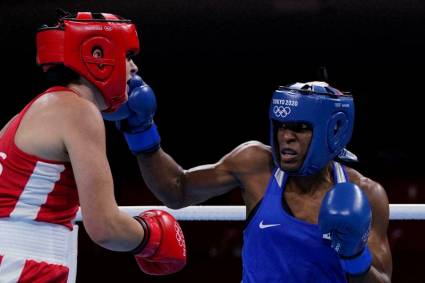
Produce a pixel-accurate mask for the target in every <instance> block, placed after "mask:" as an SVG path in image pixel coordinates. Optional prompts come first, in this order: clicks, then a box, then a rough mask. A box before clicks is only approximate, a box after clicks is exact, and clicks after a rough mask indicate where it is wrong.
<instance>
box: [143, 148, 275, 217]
mask: <svg viewBox="0 0 425 283" xmlns="http://www.w3.org/2000/svg"><path fill="white" fill-rule="evenodd" d="M270 161H271V154H270V150H269V148H268V147H267V146H265V145H263V144H262V143H259V142H254V141H253V142H246V143H244V144H241V145H240V146H238V147H236V148H235V149H234V150H232V151H231V152H230V153H228V154H227V155H225V156H224V157H223V158H221V159H220V160H219V161H218V162H217V163H215V164H207V165H201V166H197V167H194V168H191V169H189V170H184V169H183V168H182V167H181V166H180V165H179V164H177V163H176V161H174V159H173V158H172V157H171V156H170V155H168V154H167V153H165V152H164V151H163V150H162V149H160V150H158V151H156V152H154V153H150V154H141V155H139V156H138V162H139V167H140V169H141V173H142V175H143V179H144V180H145V182H146V184H147V185H148V187H149V189H150V190H151V191H152V192H153V193H154V194H155V196H156V197H157V198H158V199H159V200H161V201H162V202H163V203H164V204H165V205H167V206H169V207H171V208H175V209H177V208H181V207H185V206H188V205H193V204H197V203H201V202H203V201H206V200H208V199H210V198H212V197H215V196H218V195H222V194H224V193H226V192H229V191H230V190H232V189H233V188H235V187H241V188H243V189H245V191H246V190H247V189H248V190H249V189H250V188H251V187H254V186H255V185H253V186H251V183H253V182H255V180H254V179H256V178H257V177H258V175H261V174H270ZM267 177H268V175H267ZM267 177H266V178H267ZM261 179H265V178H261ZM262 185H264V184H262ZM255 187H256V186H255ZM245 193H246V192H245Z"/></svg>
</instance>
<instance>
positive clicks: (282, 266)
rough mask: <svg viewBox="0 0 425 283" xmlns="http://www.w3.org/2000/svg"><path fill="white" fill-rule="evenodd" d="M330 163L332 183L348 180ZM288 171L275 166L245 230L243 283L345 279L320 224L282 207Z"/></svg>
mask: <svg viewBox="0 0 425 283" xmlns="http://www.w3.org/2000/svg"><path fill="white" fill-rule="evenodd" d="M346 174H347V173H346V171H345V168H344V167H343V166H341V165H340V164H339V163H337V162H333V177H334V182H335V183H336V182H337V183H341V182H346V181H347V180H348V178H347V175H346ZM286 180H287V174H285V173H284V172H283V171H282V170H280V169H278V168H276V169H275V170H274V171H273V174H272V176H271V177H270V181H269V184H268V186H267V189H266V193H265V195H264V197H263V199H262V201H261V203H260V205H259V207H258V209H257V211H256V212H255V214H254V216H253V217H252V219H251V220H250V222H249V223H248V226H247V227H246V229H245V230H244V246H243V251H242V262H243V283H263V282H264V283H266V282H267V283H271V282H279V283H283V282H289V283H306V282H312V283H313V282H314V283H324V282H332V283H335V282H347V280H346V277H345V273H344V271H343V270H342V268H341V266H340V263H339V258H338V255H337V254H336V252H335V251H334V250H333V249H332V248H331V247H330V241H329V240H327V239H323V235H322V233H320V231H319V226H318V225H315V224H311V223H308V222H305V221H302V220H299V219H297V218H295V217H293V216H291V215H289V214H288V213H287V212H286V211H285V210H284V209H283V207H282V197H283V191H284V190H285V186H286Z"/></svg>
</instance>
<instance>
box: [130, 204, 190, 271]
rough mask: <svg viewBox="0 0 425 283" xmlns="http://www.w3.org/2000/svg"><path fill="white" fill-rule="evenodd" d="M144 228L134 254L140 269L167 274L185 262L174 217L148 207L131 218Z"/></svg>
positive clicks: (183, 248)
mask: <svg viewBox="0 0 425 283" xmlns="http://www.w3.org/2000/svg"><path fill="white" fill-rule="evenodd" d="M134 218H135V219H136V220H137V221H139V223H140V224H141V225H142V227H143V230H144V231H145V237H144V239H143V242H142V243H141V244H140V246H139V247H138V248H136V249H135V250H134V251H133V253H134V255H135V258H136V261H137V264H138V265H139V267H140V269H142V270H143V272H145V273H147V274H151V275H167V274H171V273H175V272H177V271H180V270H181V269H182V268H183V267H184V266H185V265H186V244H185V241H184V236H183V232H182V229H181V228H180V225H179V223H178V222H177V220H176V219H175V218H174V217H173V216H172V215H171V214H169V213H168V212H166V211H162V210H148V211H145V212H143V213H141V214H140V215H139V216H136V217H134Z"/></svg>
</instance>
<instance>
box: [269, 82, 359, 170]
mask: <svg viewBox="0 0 425 283" xmlns="http://www.w3.org/2000/svg"><path fill="white" fill-rule="evenodd" d="M269 118H270V141H271V146H272V151H273V159H274V162H275V163H276V165H277V166H279V167H281V164H280V153H279V145H278V143H277V135H276V133H277V128H278V127H279V124H281V123H290V122H302V123H306V124H308V125H310V126H311V127H312V130H313V135H312V139H311V142H310V147H309V150H308V152H307V155H306V157H305V159H304V163H303V164H302V165H301V166H300V168H299V169H298V170H297V171H291V172H288V173H289V174H293V175H312V174H315V173H317V172H318V171H320V170H321V169H322V168H324V167H325V166H326V164H327V163H328V162H329V161H330V160H332V159H334V158H335V156H337V155H338V154H339V153H340V152H341V151H342V150H343V149H344V147H345V146H346V145H347V143H348V142H349V140H350V138H351V134H352V132H353V126H354V102H353V98H352V96H351V95H350V94H346V93H342V92H340V91H339V90H337V89H335V88H333V87H330V86H329V85H328V84H327V83H325V82H309V83H295V84H292V85H289V86H284V87H279V89H277V90H276V91H275V92H274V93H273V97H272V101H271V104H270V109H269ZM276 122H277V123H276Z"/></svg>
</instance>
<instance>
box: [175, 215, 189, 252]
mask: <svg viewBox="0 0 425 283" xmlns="http://www.w3.org/2000/svg"><path fill="white" fill-rule="evenodd" d="M174 230H175V231H176V240H177V242H178V243H179V246H180V247H182V248H183V255H184V256H186V244H185V242H184V235H183V231H182V229H181V228H180V225H179V224H178V223H177V222H175V223H174Z"/></svg>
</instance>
